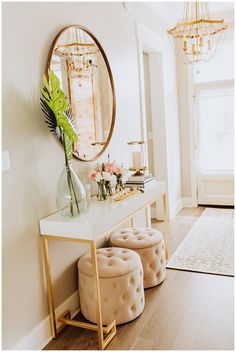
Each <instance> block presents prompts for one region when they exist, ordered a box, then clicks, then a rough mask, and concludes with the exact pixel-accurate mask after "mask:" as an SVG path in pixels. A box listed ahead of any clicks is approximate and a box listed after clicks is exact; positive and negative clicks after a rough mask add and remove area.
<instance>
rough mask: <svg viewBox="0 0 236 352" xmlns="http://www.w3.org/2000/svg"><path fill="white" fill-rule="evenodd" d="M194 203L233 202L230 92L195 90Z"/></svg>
mask: <svg viewBox="0 0 236 352" xmlns="http://www.w3.org/2000/svg"><path fill="white" fill-rule="evenodd" d="M196 118H197V121H196V122H197V170H198V172H197V184H198V204H208V205H233V204H234V179H233V177H234V176H233V169H234V155H233V154H234V127H233V122H234V121H233V119H234V91H233V88H229V87H226V88H222V86H221V87H219V88H217V87H216V86H215V87H214V88H207V87H205V88H204V87H202V88H199V89H198V91H197V100H196Z"/></svg>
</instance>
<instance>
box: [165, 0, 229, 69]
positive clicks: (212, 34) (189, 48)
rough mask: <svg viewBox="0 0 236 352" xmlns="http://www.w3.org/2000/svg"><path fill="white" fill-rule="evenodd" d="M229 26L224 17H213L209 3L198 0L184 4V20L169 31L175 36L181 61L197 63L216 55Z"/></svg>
mask: <svg viewBox="0 0 236 352" xmlns="http://www.w3.org/2000/svg"><path fill="white" fill-rule="evenodd" d="M227 28H228V25H227V24H225V23H224V20H223V19H211V17H210V14H209V8H208V3H206V2H199V1H196V2H186V3H185V4H184V16H183V19H182V21H181V22H180V23H177V25H176V26H175V27H174V28H171V29H169V30H168V31H167V33H168V34H169V35H171V36H172V37H173V38H174V40H175V45H176V49H177V53H178V56H179V58H180V59H181V61H183V62H184V63H185V64H197V63H199V62H206V61H209V59H210V58H212V57H213V56H215V55H216V53H217V52H218V51H219V49H220V47H221V45H222V43H223V41H224V34H225V32H226V29H227Z"/></svg>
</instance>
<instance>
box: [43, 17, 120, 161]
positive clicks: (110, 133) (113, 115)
mask: <svg viewBox="0 0 236 352" xmlns="http://www.w3.org/2000/svg"><path fill="white" fill-rule="evenodd" d="M71 27H76V28H79V29H81V30H83V31H85V32H86V33H87V34H88V35H89V36H90V37H91V38H92V39H93V40H94V42H95V43H96V45H97V46H98V48H99V50H100V51H101V54H102V56H103V59H104V61H105V64H106V67H107V71H108V75H109V79H110V83H111V90H112V99H113V104H112V117H111V125H110V131H109V134H108V137H107V140H106V142H103V143H104V147H103V148H102V150H101V151H100V152H99V153H98V154H97V155H96V156H94V157H93V158H91V159H87V160H85V159H81V158H79V157H78V156H77V155H76V154H75V153H74V152H73V156H74V157H75V158H76V159H78V160H80V161H84V162H91V161H94V160H97V159H98V158H99V157H100V156H101V155H102V154H103V153H104V152H105V150H106V148H107V147H108V144H109V143H110V140H111V137H112V134H113V130H114V126H115V118H116V96H115V85H114V80H113V76H112V72H111V67H110V64H109V61H108V59H107V56H106V54H105V52H104V50H103V48H102V46H101V44H100V43H99V41H98V40H97V38H96V37H95V36H94V35H93V34H92V33H91V32H90V31H89V30H88V29H87V28H86V27H83V26H80V25H77V24H75V25H70V26H67V27H64V28H63V29H61V30H60V31H59V32H58V33H57V35H56V37H55V38H54V40H53V42H52V44H51V47H50V50H49V53H48V59H47V68H46V75H47V72H48V69H49V68H50V66H51V61H52V55H53V52H54V48H55V46H56V43H57V40H58V38H59V37H60V36H61V34H62V33H64V32H65V31H66V30H68V29H69V28H71ZM101 145H102V143H101Z"/></svg>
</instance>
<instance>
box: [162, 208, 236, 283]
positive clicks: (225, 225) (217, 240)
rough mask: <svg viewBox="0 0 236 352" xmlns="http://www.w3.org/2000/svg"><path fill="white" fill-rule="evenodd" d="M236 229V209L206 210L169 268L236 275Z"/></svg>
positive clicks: (174, 256) (173, 257)
mask: <svg viewBox="0 0 236 352" xmlns="http://www.w3.org/2000/svg"><path fill="white" fill-rule="evenodd" d="M233 229H234V210H233V209H216V208H207V209H205V211H204V212H203V214H202V215H201V216H200V218H199V219H198V221H197V222H196V223H195V224H194V226H193V227H192V229H191V230H190V232H189V233H188V235H187V236H186V237H185V239H184V240H183V242H182V243H181V245H180V246H179V247H178V248H177V250H176V252H175V253H174V254H173V256H172V257H171V259H170V260H169V262H168V263H167V268H168V269H178V270H187V271H194V272H200V273H208V274H216V275H225V276H234V238H233V233H234V231H233Z"/></svg>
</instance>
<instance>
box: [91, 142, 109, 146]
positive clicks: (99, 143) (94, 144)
mask: <svg viewBox="0 0 236 352" xmlns="http://www.w3.org/2000/svg"><path fill="white" fill-rule="evenodd" d="M105 144H106V142H93V143H91V145H92V146H96V145H105Z"/></svg>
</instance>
